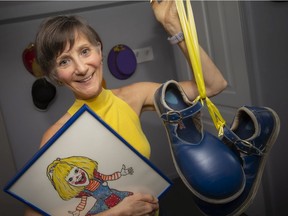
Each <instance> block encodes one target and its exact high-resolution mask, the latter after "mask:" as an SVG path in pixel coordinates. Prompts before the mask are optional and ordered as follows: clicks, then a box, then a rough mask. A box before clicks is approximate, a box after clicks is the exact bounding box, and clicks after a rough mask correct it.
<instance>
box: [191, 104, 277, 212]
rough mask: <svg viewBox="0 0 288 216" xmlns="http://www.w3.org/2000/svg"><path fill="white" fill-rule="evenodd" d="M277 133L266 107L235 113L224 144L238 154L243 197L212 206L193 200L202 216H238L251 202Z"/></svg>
mask: <svg viewBox="0 0 288 216" xmlns="http://www.w3.org/2000/svg"><path fill="white" fill-rule="evenodd" d="M279 130H280V120H279V117H278V115H277V113H276V112H275V111H274V110H272V109H270V108H267V107H255V106H243V107H241V108H239V109H238V111H237V113H236V115H235V117H234V120H233V123H232V126H231V129H229V128H226V129H225V131H224V132H225V133H224V136H223V142H225V143H227V145H229V146H234V147H236V149H237V150H238V155H239V156H240V158H241V160H242V163H243V169H244V172H245V177H246V184H245V189H244V191H243V193H242V194H241V195H240V196H239V197H238V198H237V199H235V200H233V201H231V202H229V203H225V204H218V205H215V204H211V203H207V202H203V201H202V200H201V199H198V198H197V197H196V198H195V201H196V203H197V205H198V207H199V208H200V209H201V211H202V212H203V213H204V214H205V215H210V216H219V215H221V216H226V215H229V216H237V215H240V214H241V213H243V212H244V211H245V210H246V209H247V208H248V207H249V205H250V204H251V202H252V201H253V199H254V197H255V195H256V194H257V190H258V188H259V185H260V182H261V178H262V174H263V170H264V168H265V164H266V161H267V157H268V155H269V152H270V150H271V148H272V146H273V144H274V143H275V141H276V139H277V137H278V134H279Z"/></svg>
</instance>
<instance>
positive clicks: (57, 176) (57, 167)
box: [46, 156, 98, 200]
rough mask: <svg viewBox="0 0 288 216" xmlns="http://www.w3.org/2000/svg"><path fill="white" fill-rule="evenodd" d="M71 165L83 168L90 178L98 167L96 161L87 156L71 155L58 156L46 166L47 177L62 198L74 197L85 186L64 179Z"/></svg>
mask: <svg viewBox="0 0 288 216" xmlns="http://www.w3.org/2000/svg"><path fill="white" fill-rule="evenodd" d="M73 167H79V168H81V169H83V170H84V171H85V172H86V173H87V174H88V178H89V179H92V178H93V172H94V170H97V169H98V163H97V162H96V161H93V160H91V159H90V158H87V157H82V156H72V157H67V158H62V159H60V158H58V159H56V160H54V161H53V162H52V163H51V164H50V165H49V166H48V167H47V171H46V174H47V177H48V179H49V180H50V182H51V183H52V185H53V186H54V188H55V190H56V191H57V192H58V194H59V196H60V197H61V198H62V199H63V200H69V199H72V198H74V197H75V196H77V195H78V194H79V193H80V192H81V191H83V189H84V187H85V186H80V187H76V186H72V185H70V184H69V183H68V182H67V181H66V180H65V178H66V176H67V175H68V174H69V172H70V171H71V169H72V168H73Z"/></svg>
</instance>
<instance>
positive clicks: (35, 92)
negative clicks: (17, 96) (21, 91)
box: [31, 78, 56, 111]
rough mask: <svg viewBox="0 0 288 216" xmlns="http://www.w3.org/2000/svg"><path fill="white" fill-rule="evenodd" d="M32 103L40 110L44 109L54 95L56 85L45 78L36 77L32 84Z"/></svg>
mask: <svg viewBox="0 0 288 216" xmlns="http://www.w3.org/2000/svg"><path fill="white" fill-rule="evenodd" d="M31 93H32V99H33V103H34V105H35V106H36V108H38V109H39V110H41V111H46V110H47V107H48V105H49V104H50V103H51V101H52V100H53V99H54V97H55V95H56V87H55V86H54V85H52V84H51V83H50V82H48V81H47V80H46V79H45V78H39V79H37V80H36V81H35V82H34V83H33V86H32V92H31Z"/></svg>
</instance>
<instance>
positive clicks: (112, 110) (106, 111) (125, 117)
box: [68, 89, 151, 158]
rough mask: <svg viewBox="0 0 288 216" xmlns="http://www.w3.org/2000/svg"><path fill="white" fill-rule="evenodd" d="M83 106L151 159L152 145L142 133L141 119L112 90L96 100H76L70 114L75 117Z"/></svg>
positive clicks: (103, 91)
mask: <svg viewBox="0 0 288 216" xmlns="http://www.w3.org/2000/svg"><path fill="white" fill-rule="evenodd" d="M83 104H87V105H88V106H89V108H91V109H92V110H93V111H94V112H95V113H96V114H97V115H98V116H100V117H101V118H102V119H103V120H104V121H105V122H106V123H107V124H108V125H109V126H110V127H112V128H113V129H114V130H115V131H116V132H117V133H118V134H119V135H120V136H122V137H123V138H124V139H125V140H126V141H127V142H128V143H129V144H130V145H132V146H133V147H134V148H135V149H136V150H137V151H138V152H139V153H140V154H142V155H143V156H144V157H146V158H150V151H151V150H150V144H149V142H148V140H147V138H146V136H145V134H144V133H143V131H142V128H141V124H140V120H139V117H138V115H137V114H136V113H135V112H134V110H132V108H131V107H130V106H129V105H128V104H127V103H126V102H124V101H123V100H121V99H120V98H118V97H116V96H115V95H114V94H113V93H112V91H111V90H107V89H103V90H102V92H101V93H100V95H99V96H98V97H97V98H95V99H91V100H78V99H76V101H75V102H74V104H73V105H72V106H71V107H70V108H69V110H68V113H69V114H70V115H74V114H75V113H76V112H77V110H78V109H79V108H80V107H82V106H83Z"/></svg>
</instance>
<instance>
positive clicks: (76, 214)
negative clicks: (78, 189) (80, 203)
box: [68, 210, 80, 216]
mask: <svg viewBox="0 0 288 216" xmlns="http://www.w3.org/2000/svg"><path fill="white" fill-rule="evenodd" d="M68 213H69V214H72V215H73V216H79V215H80V211H77V210H76V211H68Z"/></svg>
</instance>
